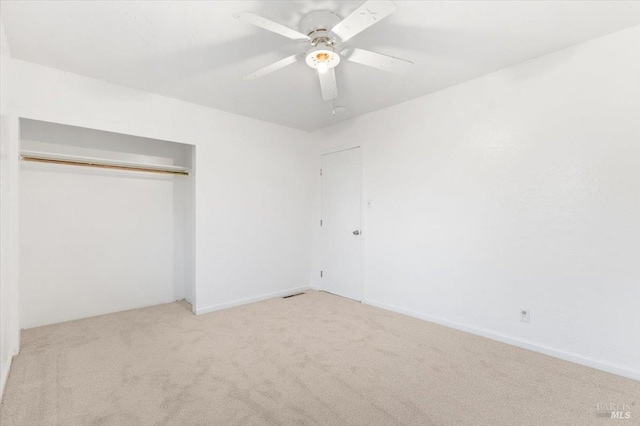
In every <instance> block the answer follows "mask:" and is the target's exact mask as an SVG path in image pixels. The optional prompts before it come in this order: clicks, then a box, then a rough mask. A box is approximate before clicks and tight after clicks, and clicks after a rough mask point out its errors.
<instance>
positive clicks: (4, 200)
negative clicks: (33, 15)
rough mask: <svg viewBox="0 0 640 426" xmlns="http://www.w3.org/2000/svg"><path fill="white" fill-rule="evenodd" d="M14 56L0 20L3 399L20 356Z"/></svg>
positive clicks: (0, 375) (0, 365) (0, 355)
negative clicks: (13, 91)
mask: <svg viewBox="0 0 640 426" xmlns="http://www.w3.org/2000/svg"><path fill="white" fill-rule="evenodd" d="M10 62H11V54H10V52H9V45H8V43H7V39H6V37H5V34H4V28H3V26H2V21H0V398H1V397H2V393H3V391H4V386H5V384H6V379H7V376H8V374H9V368H10V366H11V360H12V357H13V356H14V355H15V354H17V353H18V349H19V345H20V334H19V331H18V254H17V252H18V151H19V144H20V141H19V137H18V119H17V118H16V116H14V115H12V112H13V111H12V107H13V105H12V103H11V96H10V93H11V90H10V88H11V87H12V83H13V79H12V77H13V76H12V69H11V68H10V66H9V64H10Z"/></svg>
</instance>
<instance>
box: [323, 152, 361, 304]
mask: <svg viewBox="0 0 640 426" xmlns="http://www.w3.org/2000/svg"><path fill="white" fill-rule="evenodd" d="M364 145H365V144H364V142H362V141H357V142H353V143H346V144H342V145H337V146H333V147H331V148H326V149H323V150H321V151H320V158H319V160H320V169H322V157H323V156H325V155H328V154H336V153H338V152H342V151H348V150H351V149H355V148H359V149H360V200H359V201H360V271H361V274H360V281H361V282H360V300H359V302H360V303H366V301H367V300H368V299H367V293H366V290H367V286H366V282H367V281H366V257H365V250H366V247H367V245H366V239H367V222H366V217H367V216H366V207H367V206H366V204H367V203H366V196H365V189H366V188H365V184H364V182H365V180H364V177H365V161H364V160H365V148H364ZM319 178H320V187H319V188H320V218H321V219H322V176H319ZM320 232H322V230H320ZM319 248H320V268H322V267H323V266H322V265H323V259H324V252H323V250H322V234H321V235H320V244H319ZM320 283H321V286H320V289H321V290H324V286H323V285H322V280H320Z"/></svg>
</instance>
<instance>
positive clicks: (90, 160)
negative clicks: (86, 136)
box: [20, 150, 190, 175]
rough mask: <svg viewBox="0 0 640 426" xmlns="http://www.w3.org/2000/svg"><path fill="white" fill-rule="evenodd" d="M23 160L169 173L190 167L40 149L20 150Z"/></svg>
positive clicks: (187, 172)
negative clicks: (109, 158) (56, 152)
mask: <svg viewBox="0 0 640 426" xmlns="http://www.w3.org/2000/svg"><path fill="white" fill-rule="evenodd" d="M20 158H21V159H22V160H23V161H33V162H38V163H49V164H63V165H69V166H82V167H98V168H103V169H117V170H129V171H137V172H148V173H168V174H177V175H188V174H189V171H190V170H189V169H188V168H186V167H180V166H167V165H160V164H150V163H135V162H131V161H118V160H105V159H103V158H94V157H82V156H77V155H67V154H54V153H49V152H39V151H24V150H23V151H20Z"/></svg>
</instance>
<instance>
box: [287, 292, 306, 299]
mask: <svg viewBox="0 0 640 426" xmlns="http://www.w3.org/2000/svg"><path fill="white" fill-rule="evenodd" d="M303 294H304V293H296V294H290V295H288V296H283V297H282V298H283V299H288V298H290V297H296V296H302V295H303Z"/></svg>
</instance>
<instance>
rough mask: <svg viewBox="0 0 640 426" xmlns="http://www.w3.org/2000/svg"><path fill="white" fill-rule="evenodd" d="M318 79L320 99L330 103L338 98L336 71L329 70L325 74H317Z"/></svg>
mask: <svg viewBox="0 0 640 426" xmlns="http://www.w3.org/2000/svg"><path fill="white" fill-rule="evenodd" d="M318 76H319V77H320V90H321V91H322V99H323V100H325V101H330V100H332V99H335V98H337V97H338V84H337V83H336V71H335V69H333V68H331V69H329V70H327V72H318Z"/></svg>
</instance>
